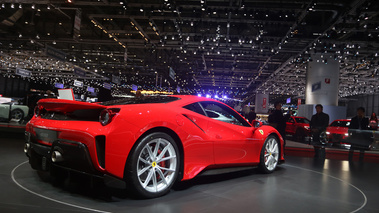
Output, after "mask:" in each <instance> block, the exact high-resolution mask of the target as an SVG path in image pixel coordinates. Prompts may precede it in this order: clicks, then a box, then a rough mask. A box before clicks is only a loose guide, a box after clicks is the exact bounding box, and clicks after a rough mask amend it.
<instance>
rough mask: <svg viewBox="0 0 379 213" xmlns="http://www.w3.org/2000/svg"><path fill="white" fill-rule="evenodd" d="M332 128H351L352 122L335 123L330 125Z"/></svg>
mask: <svg viewBox="0 0 379 213" xmlns="http://www.w3.org/2000/svg"><path fill="white" fill-rule="evenodd" d="M330 126H335V127H349V126H350V121H334V122H333V123H331V124H330Z"/></svg>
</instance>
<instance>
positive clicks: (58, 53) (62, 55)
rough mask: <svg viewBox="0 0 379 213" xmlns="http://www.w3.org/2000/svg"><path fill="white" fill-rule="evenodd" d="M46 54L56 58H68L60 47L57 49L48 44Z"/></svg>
mask: <svg viewBox="0 0 379 213" xmlns="http://www.w3.org/2000/svg"><path fill="white" fill-rule="evenodd" d="M45 54H46V55H47V56H51V57H53V58H55V59H58V60H61V61H65V60H66V53H65V52H63V51H60V50H58V49H55V48H54V47H52V46H49V45H46V49H45Z"/></svg>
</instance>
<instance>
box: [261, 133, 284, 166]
mask: <svg viewBox="0 0 379 213" xmlns="http://www.w3.org/2000/svg"><path fill="white" fill-rule="evenodd" d="M278 161H279V141H278V139H277V138H276V137H275V136H272V135H270V136H268V137H267V138H266V141H265V143H264V144H263V148H262V151H261V156H260V163H259V169H260V170H261V171H262V172H263V173H272V172H273V171H274V170H275V169H276V166H277V165H278Z"/></svg>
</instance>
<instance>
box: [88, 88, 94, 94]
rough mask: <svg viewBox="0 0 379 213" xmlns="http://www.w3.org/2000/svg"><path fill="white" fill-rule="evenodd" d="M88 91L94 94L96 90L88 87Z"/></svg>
mask: <svg viewBox="0 0 379 213" xmlns="http://www.w3.org/2000/svg"><path fill="white" fill-rule="evenodd" d="M87 91H88V92H92V93H94V92H95V88H93V87H87Z"/></svg>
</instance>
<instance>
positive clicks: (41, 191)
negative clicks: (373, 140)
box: [0, 132, 379, 213]
mask: <svg viewBox="0 0 379 213" xmlns="http://www.w3.org/2000/svg"><path fill="white" fill-rule="evenodd" d="M23 143H24V141H23V138H22V134H14V133H13V134H6V133H4V132H0V157H1V158H0V159H1V161H0V177H1V178H0V187H1V192H0V212H7V213H8V212H49V213H51V212H54V213H58V212H138V213H140V212H165V213H166V212H172V213H177V212H178V213H186V212H188V213H190V212H191V213H192V212H334V213H335V212H355V211H356V212H379V202H378V195H379V184H378V182H379V165H378V164H372V163H362V162H349V161H337V160H314V159H312V158H302V157H294V156H287V158H286V159H287V162H286V163H285V164H283V165H281V166H279V168H278V170H277V171H276V172H275V173H273V174H270V175H263V174H260V173H259V172H258V171H257V170H256V169H251V170H246V171H242V172H235V173H230V174H223V175H214V176H201V177H197V178H195V179H194V180H191V181H187V182H184V183H182V184H180V185H179V186H177V187H175V189H173V190H172V191H171V192H170V193H169V194H168V195H166V196H164V197H161V198H156V199H151V200H134V199H131V198H130V197H129V196H128V194H127V193H125V192H123V191H119V190H113V189H109V188H103V187H101V186H99V185H96V187H92V186H91V185H92V184H90V183H89V182H88V181H87V179H84V180H83V179H81V178H72V180H70V181H66V182H65V183H63V184H60V185H56V184H54V183H52V182H51V180H50V179H49V178H48V176H45V175H44V174H42V175H38V173H37V172H36V171H34V170H32V169H31V168H30V166H29V164H28V163H27V162H26V160H27V157H26V156H25V155H24V154H23V152H22V149H23ZM41 177H42V178H41Z"/></svg>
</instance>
